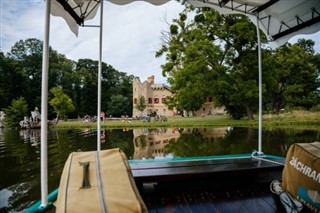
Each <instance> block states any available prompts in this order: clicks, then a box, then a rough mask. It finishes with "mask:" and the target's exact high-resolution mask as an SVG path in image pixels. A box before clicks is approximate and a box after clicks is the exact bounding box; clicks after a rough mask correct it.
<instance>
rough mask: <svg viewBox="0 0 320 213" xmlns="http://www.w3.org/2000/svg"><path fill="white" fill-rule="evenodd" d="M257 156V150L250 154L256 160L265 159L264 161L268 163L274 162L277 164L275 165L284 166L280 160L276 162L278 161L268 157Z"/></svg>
mask: <svg viewBox="0 0 320 213" xmlns="http://www.w3.org/2000/svg"><path fill="white" fill-rule="evenodd" d="M257 156H258V152H257V151H255V150H254V151H253V152H252V154H251V157H252V158H253V159H256V160H262V161H266V162H269V163H274V164H277V165H280V166H285V164H284V163H282V162H278V161H274V160H269V159H266V158H263V157H257Z"/></svg>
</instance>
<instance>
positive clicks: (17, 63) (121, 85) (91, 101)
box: [0, 38, 133, 121]
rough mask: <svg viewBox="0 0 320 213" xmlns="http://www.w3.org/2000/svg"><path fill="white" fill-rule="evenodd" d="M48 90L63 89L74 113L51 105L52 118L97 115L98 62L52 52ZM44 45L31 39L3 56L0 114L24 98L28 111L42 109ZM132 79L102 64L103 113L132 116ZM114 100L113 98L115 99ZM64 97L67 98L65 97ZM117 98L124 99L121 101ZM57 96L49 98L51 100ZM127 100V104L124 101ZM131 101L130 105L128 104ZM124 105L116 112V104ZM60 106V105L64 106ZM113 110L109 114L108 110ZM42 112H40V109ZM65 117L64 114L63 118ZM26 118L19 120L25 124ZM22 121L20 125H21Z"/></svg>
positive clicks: (0, 64) (0, 71)
mask: <svg viewBox="0 0 320 213" xmlns="http://www.w3.org/2000/svg"><path fill="white" fill-rule="evenodd" d="M49 50H50V52H49V55H50V63H49V90H50V89H52V88H56V87H58V88H61V90H62V92H63V94H64V95H66V96H67V97H69V98H70V99H71V101H72V103H73V105H74V107H75V110H71V111H70V110H67V112H62V111H61V110H62V109H61V110H59V109H57V108H55V107H58V105H59V104H58V105H55V107H53V105H52V106H51V105H49V108H48V114H49V118H53V117H55V113H58V114H59V115H58V116H68V117H71V118H76V117H77V116H83V115H86V114H89V115H95V114H96V113H97V90H98V89H97V81H98V75H97V73H98V61H94V60H91V59H79V60H78V61H72V60H70V59H67V58H66V57H65V56H64V55H62V54H60V53H58V52H57V51H56V50H53V49H52V48H51V47H50V48H49ZM41 69H42V41H40V40H38V39H35V38H30V39H26V40H20V41H18V42H16V43H15V44H14V46H13V47H12V49H11V51H10V52H9V53H7V54H6V55H5V54H4V53H2V52H0V110H1V109H3V108H6V107H8V106H9V105H10V104H11V102H12V100H14V99H18V98H19V97H23V98H24V100H25V101H26V103H27V107H28V110H27V111H31V110H32V109H34V108H35V107H39V106H41V104H40V103H41V72H42V70H41ZM132 79H133V76H132V75H129V76H128V75H127V74H126V73H123V72H119V71H117V70H115V69H114V68H113V67H112V66H111V65H108V64H106V63H102V110H103V111H105V112H106V113H107V114H114V115H122V113H123V115H124V114H127V115H129V116H131V114H132ZM113 96H115V97H114V98H112V97H113ZM63 97H64V96H63ZM118 97H122V99H121V100H120V99H119V98H118ZM59 98H61V97H59V95H58V96H56V97H55V96H54V95H53V94H52V93H51V94H49V100H51V99H53V100H55V101H57V100H58V99H59ZM124 99H125V100H124ZM128 100H129V101H128ZM119 101H120V102H123V103H125V105H124V107H122V108H118V110H116V109H115V108H114V107H113V104H116V103H117V104H119ZM62 103H63V102H61V103H60V104H62ZM109 109H110V110H109ZM40 111H41V109H40ZM61 113H62V114H61ZM22 119H23V117H21V118H20V120H22ZM20 120H19V121H20Z"/></svg>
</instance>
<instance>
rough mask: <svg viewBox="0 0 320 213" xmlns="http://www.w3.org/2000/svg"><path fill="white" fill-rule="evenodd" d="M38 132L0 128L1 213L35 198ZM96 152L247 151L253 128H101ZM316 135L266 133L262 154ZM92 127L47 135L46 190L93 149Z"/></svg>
mask: <svg viewBox="0 0 320 213" xmlns="http://www.w3.org/2000/svg"><path fill="white" fill-rule="evenodd" d="M40 137H41V135H40V130H36V129H30V130H14V129H11V130H10V129H1V128H0V170H1V171H5V172H2V173H1V181H0V212H21V211H23V209H25V208H26V207H27V206H29V205H30V204H31V203H32V202H34V201H36V200H38V199H39V198H40V197H41V195H40V143H41V142H40ZM102 137H103V138H102V142H103V143H102V144H101V149H109V148H114V147H119V148H121V149H122V150H123V151H124V152H125V153H126V155H127V156H128V158H129V159H142V158H145V159H154V158H163V157H192V156H205V155H224V154H242V153H251V151H252V150H253V149H257V147H258V142H257V140H258V130H257V129H254V128H158V129H134V130H130V129H112V130H110V129H103V130H102ZM319 138H320V131H313V130H292V129H285V130H284V129H270V130H269V129H265V130H264V131H263V152H264V153H266V154H272V155H278V156H285V155H286V152H287V149H288V147H289V146H290V145H291V144H293V143H304V142H314V141H319ZM96 141H97V132H96V130H94V129H82V130H51V129H49V132H48V155H49V159H48V172H49V178H48V181H49V191H52V190H54V189H55V188H56V187H58V185H59V180H60V175H61V172H62V169H63V166H64V163H65V161H66V159H67V157H68V155H69V154H70V153H71V152H74V151H78V150H81V151H92V150H96V147H97V144H96Z"/></svg>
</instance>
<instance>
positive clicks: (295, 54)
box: [275, 40, 320, 110]
mask: <svg viewBox="0 0 320 213" xmlns="http://www.w3.org/2000/svg"><path fill="white" fill-rule="evenodd" d="M302 42H303V43H302V44H299V43H297V44H294V45H291V44H287V45H286V46H283V47H281V48H279V49H278V50H277V52H276V57H275V59H276V60H275V64H276V68H277V70H276V76H277V81H278V85H279V87H280V89H279V91H280V92H279V93H278V96H279V98H280V99H281V100H282V103H283V105H282V106H286V107H290V108H292V107H302V108H305V109H307V110H308V109H310V108H311V107H312V106H315V105H317V104H318V103H319V96H318V94H317V88H319V86H320V82H319V79H318V77H319V75H318V74H319V73H318V70H317V68H316V64H314V63H313V62H314V56H313V53H312V52H313V51H312V49H310V47H309V48H307V49H305V48H302V47H301V46H305V45H304V44H305V43H310V42H308V41H305V40H302ZM311 43H312V42H311Z"/></svg>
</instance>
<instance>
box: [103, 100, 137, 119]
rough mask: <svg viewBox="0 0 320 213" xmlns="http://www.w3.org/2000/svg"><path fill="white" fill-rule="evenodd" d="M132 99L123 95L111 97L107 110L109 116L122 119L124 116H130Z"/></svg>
mask: <svg viewBox="0 0 320 213" xmlns="http://www.w3.org/2000/svg"><path fill="white" fill-rule="evenodd" d="M131 102H132V100H131V99H129V98H128V97H125V96H123V95H113V96H111V100H110V104H109V107H108V109H107V111H106V112H107V115H112V117H121V116H122V115H129V114H131V113H132V112H131V111H132V108H130V103H131Z"/></svg>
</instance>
